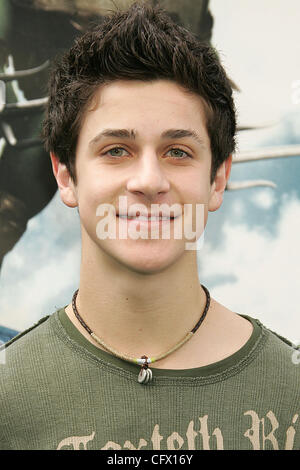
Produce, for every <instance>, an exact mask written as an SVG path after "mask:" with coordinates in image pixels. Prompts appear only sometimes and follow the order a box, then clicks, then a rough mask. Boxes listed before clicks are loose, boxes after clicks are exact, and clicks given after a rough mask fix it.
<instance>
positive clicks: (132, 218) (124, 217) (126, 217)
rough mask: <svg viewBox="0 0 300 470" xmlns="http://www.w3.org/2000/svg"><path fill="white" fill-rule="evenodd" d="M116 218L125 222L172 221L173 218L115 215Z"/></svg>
mask: <svg viewBox="0 0 300 470" xmlns="http://www.w3.org/2000/svg"><path fill="white" fill-rule="evenodd" d="M117 217H119V218H120V219H127V220H146V221H157V220H172V219H174V218H175V217H172V216H171V217H170V216H164V215H163V216H155V215H146V216H145V215H134V216H131V215H128V214H117Z"/></svg>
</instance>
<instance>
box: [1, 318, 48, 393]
mask: <svg viewBox="0 0 300 470" xmlns="http://www.w3.org/2000/svg"><path fill="white" fill-rule="evenodd" d="M53 316H54V314H53V315H47V316H45V317H43V318H41V319H40V320H39V321H38V322H37V323H35V324H34V325H32V326H31V327H30V328H28V329H26V330H24V331H22V332H21V333H19V334H18V335H17V336H15V337H14V338H12V339H11V340H10V341H8V342H7V343H5V344H4V345H2V346H1V361H0V377H1V380H0V391H1V389H2V392H3V389H5V388H6V387H7V386H8V385H9V383H14V384H16V383H17V380H18V379H22V376H24V375H25V374H31V375H32V374H33V373H34V369H36V368H38V367H39V366H40V365H41V363H43V362H44V361H45V357H47V356H49V348H50V347H51V339H52V337H53V336H55V334H53V331H52V330H53V328H52V327H51V324H52V323H53V319H52V317H53Z"/></svg>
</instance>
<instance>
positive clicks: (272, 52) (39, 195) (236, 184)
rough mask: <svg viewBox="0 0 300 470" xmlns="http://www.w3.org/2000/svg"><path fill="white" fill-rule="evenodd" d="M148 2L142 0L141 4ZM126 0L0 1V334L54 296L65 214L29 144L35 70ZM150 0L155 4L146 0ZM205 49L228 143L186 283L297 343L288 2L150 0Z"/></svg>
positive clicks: (298, 61) (74, 245)
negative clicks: (226, 113)
mask: <svg viewBox="0 0 300 470" xmlns="http://www.w3.org/2000/svg"><path fill="white" fill-rule="evenodd" d="M153 2H154V0H153ZM130 3H132V2H131V1H130V0H122V1H121V0H114V1H112V0H68V1H67V0H22V1H20V0H1V3H0V264H1V271H0V325H1V327H0V333H1V334H0V339H2V340H3V341H5V340H7V339H8V338H9V337H11V336H13V335H14V334H15V331H21V330H24V329H25V328H28V327H29V326H31V325H32V324H33V323H35V322H37V321H38V320H39V319H40V318H41V317H43V316H45V315H49V314H51V313H53V312H54V311H55V310H56V309H57V308H59V307H61V306H65V305H67V304H68V303H69V302H70V300H71V297H72V294H73V292H74V290H75V289H76V288H77V286H78V281H79V265H80V226H79V219H78V213H77V211H76V210H75V209H70V208H67V207H66V206H64V205H63V203H62V202H61V201H60V198H59V194H58V192H57V186H56V182H55V179H54V177H53V175H52V169H51V165H50V158H49V156H48V155H47V154H46V152H45V151H44V149H43V146H42V144H41V140H40V137H39V136H40V126H41V121H42V116H43V109H44V108H43V106H44V104H45V102H46V100H47V96H46V83H47V79H48V75H49V67H50V66H51V62H52V61H53V59H54V57H55V56H56V55H57V54H60V53H61V52H62V51H63V50H64V49H66V48H68V47H69V46H70V45H71V43H72V42H73V40H74V39H75V38H76V37H78V36H79V35H81V34H82V33H83V32H84V31H85V29H86V28H87V27H88V25H89V23H90V22H91V21H92V22H99V21H101V20H102V17H103V15H104V14H105V13H106V12H107V11H108V10H109V9H112V10H113V9H115V8H116V7H118V8H126V7H127V5H129V4H130ZM155 3H157V2H155ZM159 3H160V4H161V5H162V6H163V7H165V8H166V9H167V11H168V12H169V14H170V16H171V17H172V18H173V19H174V20H175V21H178V22H180V23H181V24H183V25H184V26H185V27H187V28H189V29H190V30H192V31H193V32H194V33H195V34H197V35H198V36H199V38H200V39H201V40H203V41H210V42H211V43H212V44H213V45H214V46H215V47H216V49H217V50H218V51H219V54H220V57H221V60H222V62H223V63H224V65H225V67H226V69H227V71H228V73H229V76H230V77H231V79H232V80H233V82H234V83H235V87H236V91H235V99H236V105H237V111H238V120H239V122H238V124H239V129H240V130H239V133H238V152H237V153H236V155H235V156H234V159H233V162H234V164H233V167H232V173H231V177H230V181H229V184H228V187H227V191H226V194H225V198H224V202H223V205H222V207H221V208H220V209H219V210H218V211H217V212H214V213H210V214H209V219H208V224H207V227H206V230H205V234H204V237H203V244H201V246H200V245H199V250H198V252H197V256H198V262H199V264H198V265H199V279H201V281H202V282H203V283H204V284H205V285H207V286H208V288H209V289H210V292H211V294H212V296H213V297H214V298H216V300H217V301H219V302H221V303H222V304H224V305H226V306H227V307H228V308H230V309H231V310H233V311H235V312H238V313H243V314H249V315H251V316H253V317H255V318H258V319H260V321H261V322H262V323H264V324H265V325H266V326H268V327H269V328H271V329H273V330H275V331H277V332H278V333H279V334H281V335H283V336H286V337H288V338H289V339H290V340H292V341H294V342H297V341H299V340H300V307H299V305H300V285H299V284H300V249H299V239H300V187H299V176H300V158H299V156H300V30H299V25H298V22H297V18H299V17H300V4H299V1H298V0H289V2H288V3H287V2H284V0H272V2H270V0H251V1H250V0H243V2H238V1H237V0H226V2H224V0H210V1H208V0H202V1H201V0H199V1H198V2H195V1H192V0H172V1H171V0H160V2H159Z"/></svg>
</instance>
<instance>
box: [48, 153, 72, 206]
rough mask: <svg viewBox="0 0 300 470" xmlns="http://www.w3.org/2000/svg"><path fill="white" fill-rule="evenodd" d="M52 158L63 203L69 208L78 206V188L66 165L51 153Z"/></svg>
mask: <svg viewBox="0 0 300 470" xmlns="http://www.w3.org/2000/svg"><path fill="white" fill-rule="evenodd" d="M50 158H51V162H52V169H53V174H54V176H55V179H56V181H57V185H58V188H59V192H60V197H61V200H62V202H63V203H64V204H66V206H68V207H76V206H78V203H77V197H76V188H75V185H74V182H73V180H72V178H71V176H70V173H69V171H68V169H67V167H66V165H65V164H64V163H61V162H60V161H59V159H58V157H56V155H54V154H53V153H50Z"/></svg>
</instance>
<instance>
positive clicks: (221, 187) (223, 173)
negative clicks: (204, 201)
mask: <svg viewBox="0 0 300 470" xmlns="http://www.w3.org/2000/svg"><path fill="white" fill-rule="evenodd" d="M231 166H232V155H229V157H228V158H227V159H226V160H225V161H224V162H223V163H222V164H221V165H220V166H219V168H218V170H217V173H216V176H215V179H214V182H213V184H212V185H211V189H210V197H209V202H208V210H209V211H211V212H214V211H216V210H217V209H219V207H220V206H221V204H222V202H223V195H224V191H225V188H226V184H227V181H228V179H229V176H230V172H231Z"/></svg>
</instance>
